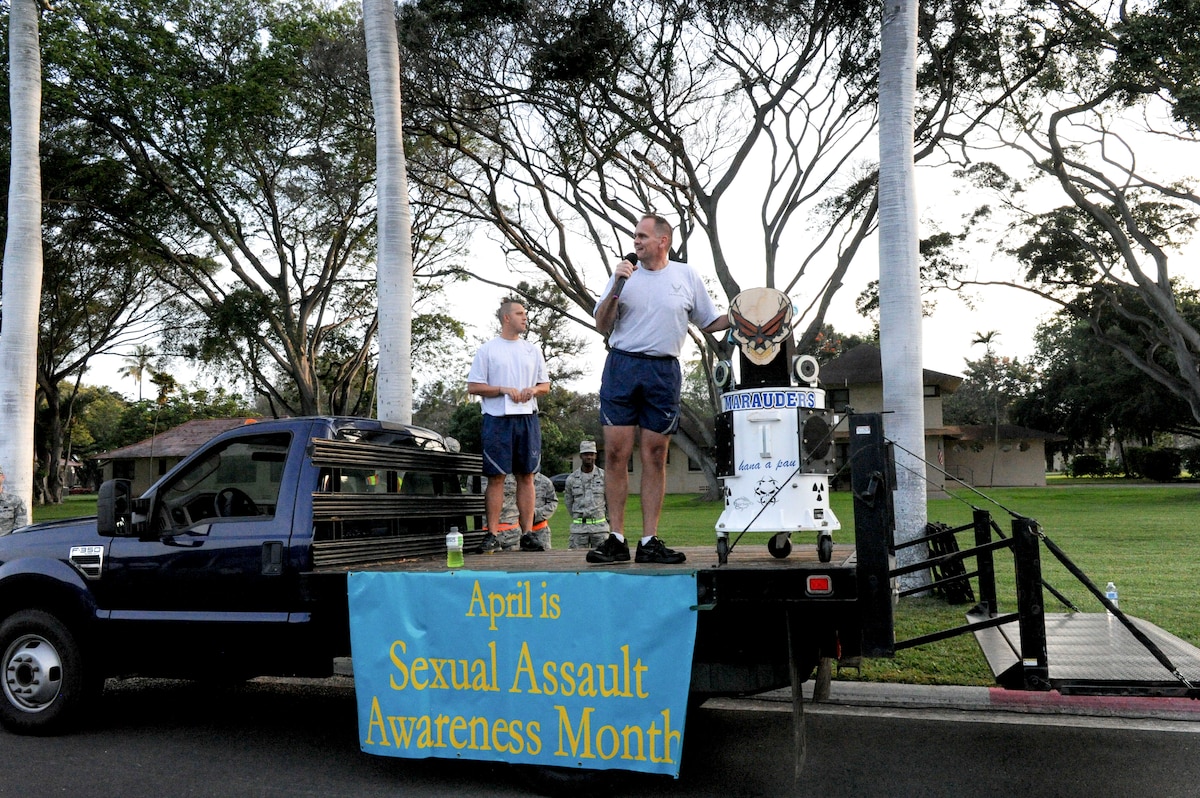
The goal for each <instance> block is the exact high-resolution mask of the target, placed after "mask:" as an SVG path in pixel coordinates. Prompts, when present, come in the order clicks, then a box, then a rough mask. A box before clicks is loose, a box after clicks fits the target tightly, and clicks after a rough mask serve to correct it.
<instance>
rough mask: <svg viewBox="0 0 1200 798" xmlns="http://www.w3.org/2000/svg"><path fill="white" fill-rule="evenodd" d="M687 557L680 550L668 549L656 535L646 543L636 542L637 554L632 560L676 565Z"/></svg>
mask: <svg viewBox="0 0 1200 798" xmlns="http://www.w3.org/2000/svg"><path fill="white" fill-rule="evenodd" d="M686 559H687V555H685V554H684V553H683V552H682V551H675V550H674V549H668V548H667V547H666V546H664V545H663V542H662V541H661V540H659V539H658V538H657V537H652V538H650V541H649V542H648V543H638V547H637V556H636V557H635V558H634V562H656V563H661V564H663V565H678V564H679V563H681V562H683V561H684V560H686Z"/></svg>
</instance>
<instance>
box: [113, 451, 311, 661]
mask: <svg viewBox="0 0 1200 798" xmlns="http://www.w3.org/2000/svg"><path fill="white" fill-rule="evenodd" d="M291 445H292V434H291V433H290V432H272V433H266V434H258V435H255V434H248V435H242V436H239V437H234V438H228V439H226V440H223V441H218V442H216V443H214V444H212V445H211V447H210V448H208V449H207V450H205V451H204V452H202V453H201V454H200V455H199V456H197V457H195V458H193V459H191V460H190V461H185V463H184V465H183V466H182V467H181V468H180V469H179V471H178V472H177V473H175V474H172V475H171V476H170V477H169V478H168V479H167V481H165V482H163V483H160V485H159V486H158V488H157V489H156V490H155V492H154V494H153V495H152V496H151V497H150V502H151V504H150V514H151V515H150V519H149V530H148V531H147V532H146V533H144V534H142V535H141V536H140V537H117V538H115V539H114V540H113V543H112V549H111V553H110V556H109V560H108V567H107V568H106V570H105V573H104V575H103V577H102V578H101V579H100V580H99V583H98V584H97V598H98V601H99V603H100V605H101V609H102V611H107V612H109V613H111V615H110V617H111V619H112V620H113V621H115V622H117V623H116V625H117V626H121V625H122V623H121V622H123V621H128V622H129V625H130V626H132V627H135V628H136V627H143V628H140V629H138V631H137V634H139V635H144V634H145V632H146V629H145V628H144V623H143V622H154V621H162V622H164V623H163V624H162V626H161V627H160V628H161V631H162V632H163V633H164V634H171V635H175V634H177V633H178V634H181V635H183V636H184V637H185V638H186V639H187V645H188V647H191V646H210V645H213V644H214V643H215V644H217V645H220V646H227V645H231V644H233V643H234V638H235V637H237V636H240V635H242V634H261V633H262V632H263V629H264V626H270V625H275V624H284V623H285V622H286V620H287V613H288V610H289V607H288V604H289V603H290V602H291V600H292V597H294V595H295V590H294V584H286V582H289V581H292V580H294V574H291V573H290V572H289V569H288V568H287V567H286V562H285V560H286V557H287V551H288V542H289V537H290V534H291V521H292V510H293V507H294V505H295V498H296V481H297V477H298V469H299V467H300V461H301V460H302V459H303V458H302V457H301V456H299V455H292V456H289V451H290V449H291ZM256 629H257V630H258V631H257V632H256V631H255V630H256ZM126 631H130V630H126ZM164 642H165V641H164Z"/></svg>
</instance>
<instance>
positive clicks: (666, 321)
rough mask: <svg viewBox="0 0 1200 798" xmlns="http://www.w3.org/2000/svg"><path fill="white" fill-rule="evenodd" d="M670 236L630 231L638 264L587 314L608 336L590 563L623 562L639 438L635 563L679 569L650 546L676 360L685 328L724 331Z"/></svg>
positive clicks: (672, 421) (650, 226) (676, 385)
mask: <svg viewBox="0 0 1200 798" xmlns="http://www.w3.org/2000/svg"><path fill="white" fill-rule="evenodd" d="M671 236H672V230H671V225H670V223H668V222H667V220H666V219H664V218H662V217H661V216H657V215H654V214H647V215H645V216H643V217H642V219H641V221H640V222H638V225H637V227H636V228H634V235H633V247H634V250H635V252H636V254H637V263H631V262H630V261H629V260H628V259H625V260H622V261H621V262H620V263H619V264H617V266H616V267H614V269H613V276H612V279H611V280H609V283H608V287H607V288H606V289H605V291H604V294H603V298H602V299H601V300H600V301H599V302H598V303H597V304H596V309H595V311H594V312H593V313H594V315H595V317H596V328H597V329H598V330H600V332H601V333H603V334H605V335H608V347H609V351H608V358H607V360H605V363H604V375H603V377H601V380H600V423H601V425H602V426H603V427H604V449H605V455H604V456H605V464H606V465H607V466H608V468H606V469H605V471H604V495H605V499H606V500H607V504H608V522H609V526H610V529H611V534H610V535H609V537H608V539H607V540H605V541H604V543H602V544H601V545H600V546H599V547H597V548H595V549H592V550H591V551H589V552H588V555H587V561H588V562H591V563H610V562H625V561H627V560H628V559H629V544H627V543H626V542H625V499H626V497H627V496H628V494H629V472H628V471H627V470H626V466H625V464H626V463H628V462H629V458H630V457H631V456H632V455H633V441H634V435H635V433H636V431H637V430H639V429H640V430H641V442H640V444H639V453H640V456H641V463H642V491H641V493H642V536H641V541H640V542H639V543H638V547H637V558H636V559H637V562H648V563H666V564H672V563H681V562H683V561H684V560H685V559H686V557H685V556H684V555H683V553H682V552H677V551H673V550H671V549H668V548H667V547H666V546H665V545H664V544H663V542H662V541H661V540H659V538H658V519H659V516H660V515H661V514H662V504H663V497H664V496H665V495H666V489H667V447H668V446H669V445H670V443H671V435H672V434H673V433H674V432H675V430H676V429H677V428H678V426H679V392H680V388H681V385H682V372H681V371H680V368H679V352H680V350H681V349H682V348H683V343H684V341H685V340H686V339H687V334H688V324H689V323H691V324H695V325H696V326H697V327H699V328H700V329H702V330H704V331H705V332H710V333H712V332H718V331H720V330H725V329H728V328H729V317H728V316H727V315H726V314H723V313H721V312H720V311H718V310H717V308H716V306H715V305H714V304H713V301H712V297H710V296H709V295H708V291H707V290H706V289H705V287H704V282H703V281H702V280H701V279H700V275H699V274H697V273H696V270H695V269H693V268H692V267H691V266H688V265H687V264H686V263H680V262H678V261H673V260H671V259H670V258H669V255H670V252H671Z"/></svg>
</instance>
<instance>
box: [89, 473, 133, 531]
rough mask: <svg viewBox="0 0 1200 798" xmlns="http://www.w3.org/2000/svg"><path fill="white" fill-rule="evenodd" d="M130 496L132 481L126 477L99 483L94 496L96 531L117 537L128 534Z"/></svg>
mask: <svg viewBox="0 0 1200 798" xmlns="http://www.w3.org/2000/svg"><path fill="white" fill-rule="evenodd" d="M132 498H133V483H131V482H130V481H129V480H128V479H110V480H108V481H107V482H105V483H104V484H103V485H101V486H100V492H99V493H98V494H97V496H96V531H97V532H98V533H100V534H101V535H113V536H117V537H120V536H123V535H128V534H130V533H131V532H132V531H133V530H132V527H133V523H132V522H133V516H132V507H131V503H132Z"/></svg>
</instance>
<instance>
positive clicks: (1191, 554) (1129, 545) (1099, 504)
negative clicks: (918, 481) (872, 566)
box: [626, 481, 1200, 685]
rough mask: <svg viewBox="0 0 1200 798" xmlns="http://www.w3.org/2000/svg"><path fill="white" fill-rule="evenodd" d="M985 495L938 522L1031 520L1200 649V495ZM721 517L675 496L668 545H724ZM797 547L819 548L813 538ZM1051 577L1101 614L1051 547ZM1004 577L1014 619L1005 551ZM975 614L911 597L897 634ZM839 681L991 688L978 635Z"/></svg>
mask: <svg viewBox="0 0 1200 798" xmlns="http://www.w3.org/2000/svg"><path fill="white" fill-rule="evenodd" d="M985 493H986V494H987V496H988V497H989V498H990V499H991V500H992V501H989V500H988V499H985V498H983V497H980V496H978V495H976V494H974V493H971V492H969V491H955V494H956V498H950V499H936V500H931V501H930V502H929V514H928V517H929V520H930V521H940V522H943V523H946V524H949V525H950V526H954V527H957V526H961V525H964V524H969V523H971V518H972V512H973V505H976V506H979V507H980V508H981V509H986V510H988V511H989V512H991V513H992V516H993V518H994V519H995V521H996V523H997V524H999V526H1000V528H1001V529H1002V530H1004V533H1005V534H1006V535H1008V534H1010V532H1011V515H1010V513H1015V514H1019V515H1024V516H1028V517H1031V518H1033V519H1035V520H1037V521H1038V522H1039V523H1040V524H1041V526H1042V528H1043V530H1044V532H1045V534H1046V536H1047V537H1048V538H1049V539H1050V540H1052V541H1054V542H1055V543H1056V544H1058V546H1059V547H1060V548H1061V549H1063V550H1064V551H1065V552H1066V554H1067V556H1068V557H1070V558H1071V559H1072V560H1073V561H1074V562H1075V563H1076V564H1077V565H1078V566H1079V567H1080V568H1082V569H1083V571H1084V572H1085V573H1086V574H1088V575H1089V576H1090V577H1091V578H1092V580H1093V581H1094V582H1096V583H1098V584H1099V586H1100V587H1103V586H1104V584H1105V583H1106V582H1108V581H1109V580H1112V581H1113V582H1115V583H1116V585H1117V588H1118V590H1119V591H1120V603H1121V608H1122V609H1124V610H1125V611H1126V612H1128V613H1130V614H1131V615H1135V616H1137V617H1139V618H1143V619H1145V620H1148V621H1150V622H1152V623H1155V624H1157V625H1159V626H1161V627H1163V628H1164V629H1166V630H1167V631H1169V632H1172V633H1174V634H1176V635H1178V636H1179V637H1181V638H1183V639H1184V640H1187V641H1188V642H1190V643H1192V644H1193V645H1200V602H1198V601H1197V600H1196V596H1197V595H1198V594H1200V550H1198V547H1200V487H1198V486H1195V485H1185V486H1175V487H1168V486H1161V485H1151V484H1145V485H1143V484H1136V483H1132V484H1131V483H1128V482H1125V483H1122V482H1116V481H1105V482H1103V483H1100V484H1095V483H1085V484H1073V483H1068V484H1065V485H1062V484H1058V485H1055V486H1052V487H1046V488H997V489H994V490H987V491H985ZM993 502H994V503H993ZM831 505H832V507H833V510H834V512H835V513H836V514H837V516H838V519H839V520H840V521H841V523H842V529H841V530H839V531H838V532H835V533H834V541H835V542H840V543H851V542H853V540H854V514H853V509H852V506H851V498H850V494H849V493H844V492H842V493H834V494H833V495H832V498H831ZM720 514H721V505H720V504H719V503H714V502H706V501H702V500H700V499H699V498H697V497H694V496H668V497H667V499H666V506H665V508H664V512H663V518H662V522H661V524H660V527H659V532H660V533H661V535H662V536H663V538H664V539H665V540H666V541H667V543H668V545H679V546H709V545H715V540H716V533H715V531H714V526H715V524H716V520H717V517H718V516H719V515H720ZM626 515H627V518H628V519H629V522H630V523H629V527H630V529H631V531H635V532H636V529H637V528H638V527H640V525H641V506H640V503H639V502H638V499H637V497H636V496H634V497H630V501H629V506H628V508H627V511H626ZM798 540H799V542H800V543H812V542H814V541H815V536H812V539H811V540H809V539H807V538H806V537H805V538H799V539H798ZM971 542H972V538H971V533H970V532H964V533H961V534H960V535H959V545H960V547H962V548H966V547H968V546H969V545H971ZM740 545H754V546H759V545H762V546H765V545H766V536H765V535H763V534H757V535H753V534H748V535H747V536H746V537H745V538H744V539H743V540H742V543H741V544H740ZM968 566H969V567H968V570H973V563H968ZM1042 572H1043V576H1044V578H1045V579H1046V581H1047V582H1049V583H1050V584H1051V585H1053V586H1054V587H1055V588H1057V589H1058V590H1059V591H1061V592H1062V593H1063V594H1064V595H1066V596H1067V598H1069V599H1070V600H1071V601H1072V602H1073V603H1074V604H1075V605H1076V606H1078V607H1079V608H1080V609H1081V610H1083V611H1085V612H1100V611H1102V607H1101V606H1100V604H1099V603H1098V602H1097V601H1096V600H1095V599H1094V598H1093V597H1092V596H1091V594H1090V593H1089V592H1088V591H1087V589H1086V588H1085V587H1084V586H1083V585H1082V584H1080V583H1079V582H1078V581H1077V580H1076V579H1075V578H1074V577H1073V576H1071V575H1070V573H1068V572H1067V570H1066V569H1065V568H1064V567H1063V566H1062V565H1060V564H1059V563H1058V561H1057V560H1056V559H1054V557H1053V555H1052V554H1050V552H1048V551H1046V550H1045V549H1043V552H1042ZM996 573H997V589H998V592H999V601H1000V603H1001V610H1003V611H1013V610H1015V608H1016V602H1015V600H1014V595H1015V592H1014V586H1013V572H1012V566H1011V557H1010V556H1009V555H1008V554H1007V553H1006V552H1000V553H998V554H997V560H996ZM967 609H968V607H966V606H951V605H948V604H947V603H946V602H944V601H942V600H941V599H938V598H908V599H904V600H903V601H901V602H900V606H899V607H898V608H897V610H896V637H897V639H898V640H904V639H908V638H911V637H915V636H917V635H921V634H925V633H927V632H932V631H936V630H939V629H947V628H950V627H954V626H959V625H961V624H962V623H963V622H964V621H963V615H964V613H965V612H966V610H967ZM1046 610H1047V612H1064V611H1066V608H1065V607H1062V606H1060V605H1059V604H1058V602H1057V600H1055V599H1054V598H1053V596H1051V595H1049V594H1048V593H1047V594H1046ZM838 678H844V679H864V680H869V681H895V682H905V683H914V684H967V685H988V684H992V683H993V677H992V674H991V671H990V670H989V669H988V667H987V663H986V662H985V661H984V658H983V655H982V654H981V653H980V651H979V648H978V646H977V645H976V643H975V639H974V638H973V637H972V636H970V635H963V636H960V637H956V638H951V639H949V640H945V641H941V642H938V643H932V644H928V645H925V646H921V647H919V648H915V649H908V650H904V651H901V652H899V653H898V654H897V655H896V657H895V658H894V659H876V660H866V661H865V662H864V663H863V667H862V670H861V672H856V671H854V670H843V671H841V672H840V674H839V677H838Z"/></svg>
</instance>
